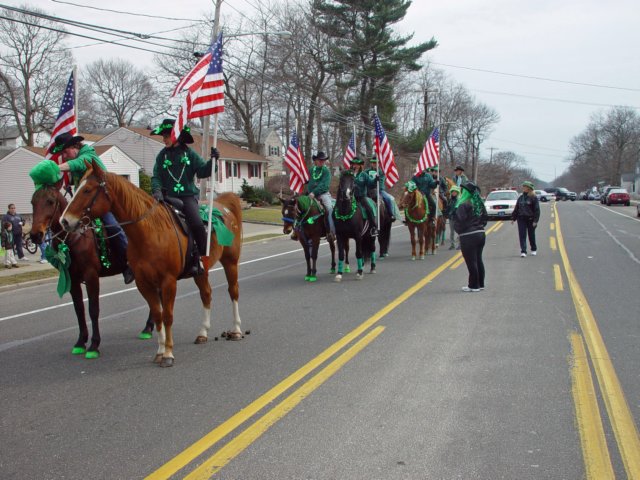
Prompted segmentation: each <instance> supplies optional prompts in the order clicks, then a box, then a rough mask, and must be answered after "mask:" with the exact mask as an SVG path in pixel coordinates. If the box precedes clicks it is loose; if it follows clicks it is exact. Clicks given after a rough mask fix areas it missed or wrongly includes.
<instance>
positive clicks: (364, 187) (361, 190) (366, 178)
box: [355, 170, 376, 198]
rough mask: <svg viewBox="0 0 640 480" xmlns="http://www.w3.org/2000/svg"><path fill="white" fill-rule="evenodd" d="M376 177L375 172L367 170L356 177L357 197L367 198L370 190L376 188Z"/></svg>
mask: <svg viewBox="0 0 640 480" xmlns="http://www.w3.org/2000/svg"><path fill="white" fill-rule="evenodd" d="M374 176H375V171H374V170H371V171H369V170H367V171H363V172H360V173H358V174H357V175H356V176H355V184H356V193H355V195H356V197H358V198H360V197H366V196H367V192H368V190H369V189H370V188H376V181H375V179H374V178H373V177H374Z"/></svg>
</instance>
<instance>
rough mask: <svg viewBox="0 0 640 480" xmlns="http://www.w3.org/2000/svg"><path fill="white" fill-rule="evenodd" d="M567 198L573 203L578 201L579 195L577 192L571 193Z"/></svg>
mask: <svg viewBox="0 0 640 480" xmlns="http://www.w3.org/2000/svg"><path fill="white" fill-rule="evenodd" d="M567 198H568V199H569V200H571V201H572V202H575V201H576V199H577V198H578V194H577V193H576V192H569V195H567Z"/></svg>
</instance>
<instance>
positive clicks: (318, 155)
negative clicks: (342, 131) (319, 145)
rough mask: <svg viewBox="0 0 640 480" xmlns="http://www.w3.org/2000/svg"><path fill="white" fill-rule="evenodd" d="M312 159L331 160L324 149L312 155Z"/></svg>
mask: <svg viewBox="0 0 640 480" xmlns="http://www.w3.org/2000/svg"><path fill="white" fill-rule="evenodd" d="M311 159H312V160H322V161H325V160H329V157H327V154H326V153H324V152H323V151H322V150H320V151H319V152H318V154H317V155H312V156H311Z"/></svg>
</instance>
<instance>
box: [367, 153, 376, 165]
mask: <svg viewBox="0 0 640 480" xmlns="http://www.w3.org/2000/svg"><path fill="white" fill-rule="evenodd" d="M369 162H371V163H378V155H376V154H375V153H374V154H372V155H371V160H369Z"/></svg>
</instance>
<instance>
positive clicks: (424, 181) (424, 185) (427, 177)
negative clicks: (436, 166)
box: [411, 170, 436, 195]
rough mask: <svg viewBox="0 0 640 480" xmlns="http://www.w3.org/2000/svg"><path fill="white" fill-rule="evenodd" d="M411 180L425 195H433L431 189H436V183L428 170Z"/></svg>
mask: <svg viewBox="0 0 640 480" xmlns="http://www.w3.org/2000/svg"><path fill="white" fill-rule="evenodd" d="M411 180H413V181H414V182H415V184H416V186H417V187H418V190H420V192H421V193H422V194H423V195H431V189H432V188H435V187H436V181H435V180H434V179H433V177H432V176H431V174H430V173H427V172H426V170H425V171H424V172H422V173H420V174H419V175H414V176H413V177H412V178H411Z"/></svg>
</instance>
